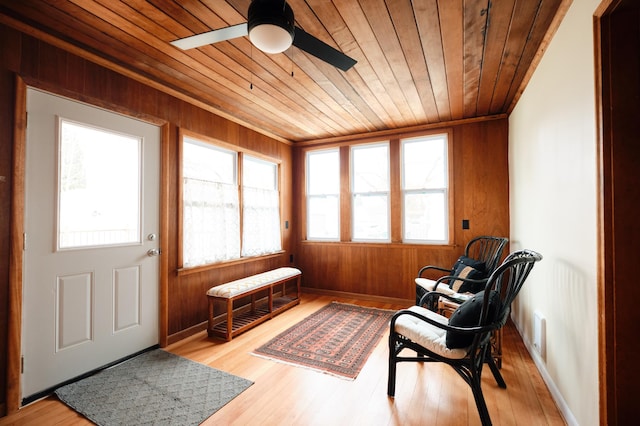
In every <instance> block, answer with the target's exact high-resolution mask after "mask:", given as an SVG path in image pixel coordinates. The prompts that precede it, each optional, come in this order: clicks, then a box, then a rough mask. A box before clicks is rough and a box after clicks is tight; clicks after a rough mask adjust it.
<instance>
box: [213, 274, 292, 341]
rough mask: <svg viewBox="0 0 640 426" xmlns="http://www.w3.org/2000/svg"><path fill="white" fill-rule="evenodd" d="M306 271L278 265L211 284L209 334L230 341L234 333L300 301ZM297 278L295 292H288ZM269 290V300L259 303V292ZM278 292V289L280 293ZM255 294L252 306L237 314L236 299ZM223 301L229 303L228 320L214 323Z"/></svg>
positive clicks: (248, 327)
mask: <svg viewBox="0 0 640 426" xmlns="http://www.w3.org/2000/svg"><path fill="white" fill-rule="evenodd" d="M301 275H302V273H301V272H300V270H299V269H296V268H286V267H285V268H278V269H274V270H272V271H267V272H263V273H261V274H256V275H252V276H250V277H246V278H241V279H239V280H235V281H231V282H228V283H226V284H222V285H218V286H215V287H211V288H210V289H209V291H207V299H208V301H209V321H208V326H207V334H208V335H209V337H222V338H224V339H226V340H227V341H229V340H231V339H232V338H233V337H234V336H237V335H238V334H240V333H242V332H243V331H246V330H248V329H250V328H252V327H255V326H256V325H258V324H260V323H262V322H264V321H266V320H268V319H270V318H273V317H274V316H275V315H277V314H279V313H280V312H282V311H284V310H285V309H289V308H290V307H292V306H295V305H297V304H299V303H300V277H301ZM293 280H295V281H296V283H295V294H287V289H286V285H287V283H288V282H289V281H293ZM279 285H281V286H282V288H281V289H279V290H280V293H279V294H280V295H279V297H277V298H275V299H274V297H273V295H274V291H273V290H274V288H275V287H276V286H279ZM263 291H266V293H267V303H266V304H261V306H256V295H257V294H258V293H260V292H263ZM276 294H278V293H276ZM247 296H251V310H250V311H248V312H242V313H240V314H238V315H236V316H234V312H233V302H234V300H238V299H240V298H243V297H247ZM216 301H223V302H224V303H226V306H227V318H226V321H222V322H219V323H217V324H215V323H214V305H215V303H216Z"/></svg>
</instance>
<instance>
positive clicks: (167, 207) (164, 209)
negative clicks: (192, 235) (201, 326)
mask: <svg viewBox="0 0 640 426" xmlns="http://www.w3.org/2000/svg"><path fill="white" fill-rule="evenodd" d="M160 132H161V135H160V144H161V145H160V170H161V172H160V253H161V256H160V312H159V315H160V324H159V325H160V330H159V333H160V336H159V337H160V339H159V340H160V342H159V343H160V347H163V348H164V347H165V346H167V345H168V344H169V343H168V340H167V336H168V335H169V256H168V255H167V253H169V251H170V249H169V247H170V245H169V232H170V230H169V227H170V220H169V218H170V217H171V193H170V188H171V186H170V182H171V172H172V167H171V159H170V152H171V151H170V147H169V144H170V143H171V126H170V125H169V123H165V124H164V125H163V126H162V128H161V129H160Z"/></svg>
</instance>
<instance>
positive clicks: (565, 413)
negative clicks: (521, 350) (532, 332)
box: [512, 318, 579, 426]
mask: <svg viewBox="0 0 640 426" xmlns="http://www.w3.org/2000/svg"><path fill="white" fill-rule="evenodd" d="M512 320H513V318H512ZM513 323H514V324H515V326H516V330H518V334H520V337H521V338H522V341H523V342H524V345H525V347H526V348H527V351H528V352H529V355H531V359H533V363H534V364H535V365H536V368H537V369H538V371H539V372H540V375H541V376H542V380H543V381H544V382H545V384H546V385H547V387H548V388H549V392H550V393H551V397H552V398H553V400H554V402H555V403H556V405H557V406H558V410H560V414H561V415H562V417H564V420H565V421H566V422H567V425H569V426H579V424H578V421H577V420H576V418H575V416H574V415H573V413H572V412H571V410H570V409H569V406H568V405H567V403H566V401H565V400H564V398H563V397H562V394H561V393H560V390H558V387H557V386H556V384H555V383H554V381H553V379H551V376H550V375H549V372H548V371H547V367H546V365H545V363H544V361H543V359H542V358H541V357H540V354H539V353H538V351H536V350H535V348H534V346H533V343H532V342H530V341H528V340H527V339H525V338H524V337H523V332H522V330H521V329H520V324H518V323H517V322H516V321H513Z"/></svg>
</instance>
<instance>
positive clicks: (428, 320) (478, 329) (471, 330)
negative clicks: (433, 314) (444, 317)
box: [391, 309, 500, 334]
mask: <svg viewBox="0 0 640 426" xmlns="http://www.w3.org/2000/svg"><path fill="white" fill-rule="evenodd" d="M402 315H410V316H413V317H416V318H418V319H420V320H421V321H424V322H426V323H428V324H431V325H433V326H434V327H437V328H440V329H442V330H446V331H456V332H460V333H466V334H479V333H486V332H491V331H493V330H496V329H497V328H500V327H499V324H498V323H496V322H493V323H491V324H488V325H485V326H482V327H480V326H477V325H474V326H467V327H458V326H455V325H449V324H443V323H441V322H438V321H436V320H433V319H431V318H428V317H425V316H424V315H421V314H419V313H418V312H413V311H410V310H408V309H403V310H401V311H398V312H396V313H395V314H393V316H392V317H391V329H392V330H395V325H396V321H397V320H398V318H399V317H401V316H402Z"/></svg>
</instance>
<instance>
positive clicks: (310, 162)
mask: <svg viewBox="0 0 640 426" xmlns="http://www.w3.org/2000/svg"><path fill="white" fill-rule="evenodd" d="M306 160H307V161H306V163H307V164H306V170H307V182H306V183H307V239H309V240H331V241H338V240H339V239H340V152H339V150H338V149H331V150H323V151H310V152H307V156H306Z"/></svg>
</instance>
